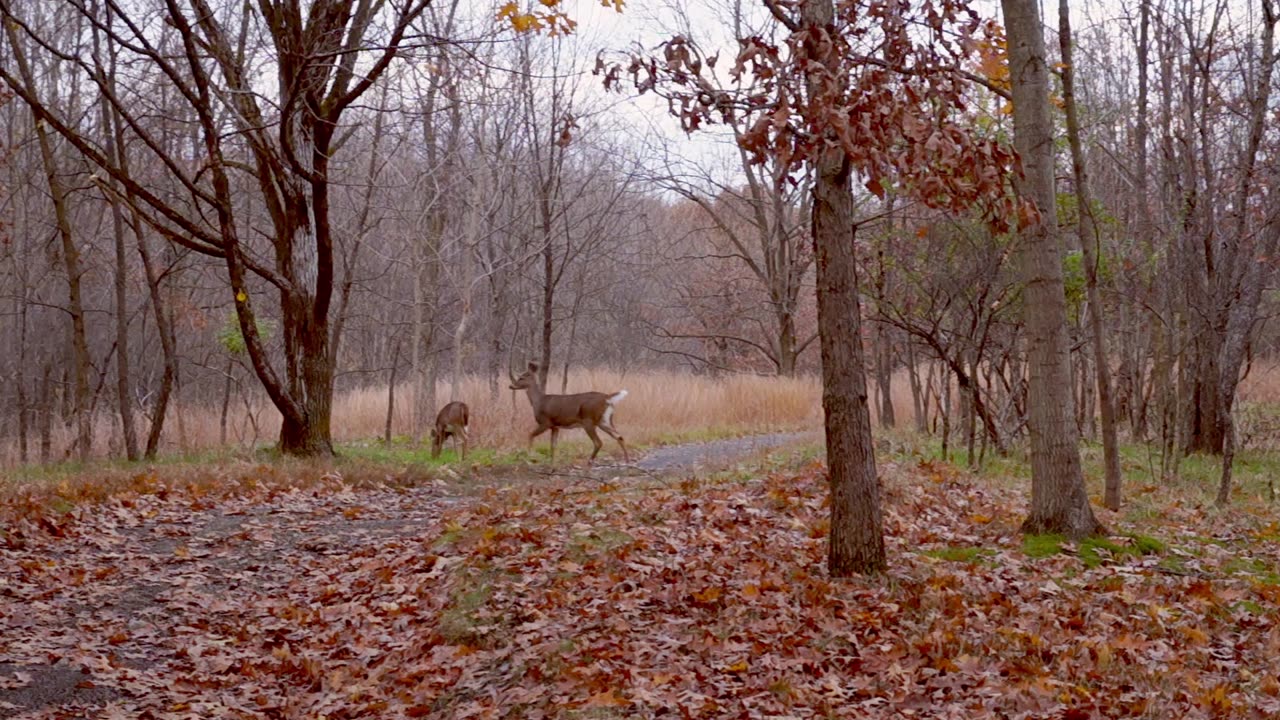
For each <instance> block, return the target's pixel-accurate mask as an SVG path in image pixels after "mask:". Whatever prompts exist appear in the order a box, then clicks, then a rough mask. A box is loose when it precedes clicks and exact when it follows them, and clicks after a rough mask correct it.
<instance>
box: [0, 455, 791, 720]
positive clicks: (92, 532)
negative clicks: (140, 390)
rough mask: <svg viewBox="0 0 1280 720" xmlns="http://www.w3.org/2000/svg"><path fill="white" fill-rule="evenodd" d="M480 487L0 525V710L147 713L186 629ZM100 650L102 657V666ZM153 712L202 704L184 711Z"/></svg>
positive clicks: (640, 465)
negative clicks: (153, 673)
mask: <svg viewBox="0 0 1280 720" xmlns="http://www.w3.org/2000/svg"><path fill="white" fill-rule="evenodd" d="M814 437H815V436H814V435H813V434H812V433H777V434H769V435H757V436H749V437H743V438H733V439H727V440H718V441H713V442H706V443H694V444H686V445H676V446H669V447H663V448H658V449H655V450H653V451H651V452H649V453H648V454H646V455H645V456H644V457H642V458H640V459H639V460H638V461H637V462H636V463H635V464H634V465H632V466H607V467H602V468H600V469H599V470H598V471H597V472H598V473H599V474H601V475H611V476H614V477H618V476H621V477H626V476H628V475H644V476H648V477H653V476H655V475H658V476H661V475H672V474H681V473H691V472H712V471H715V470H718V469H723V468H725V467H728V466H731V465H733V464H737V463H741V462H744V461H749V460H752V459H755V458H758V457H759V456H760V454H761V453H763V452H764V451H767V450H770V449H776V448H779V447H783V446H786V445H791V444H796V443H799V442H802V441H806V440H811V439H813V438H814ZM566 470H570V469H568V468H566ZM581 471H582V469H581V468H576V469H573V470H570V472H581ZM539 477H541V481H543V482H545V481H547V477H548V476H547V474H546V472H545V471H543V472H539V471H538V470H537V469H536V468H531V469H530V473H528V474H527V477H505V478H494V479H492V481H491V483H490V485H491V486H493V487H501V486H504V485H519V484H520V483H521V482H539V479H538V478H539ZM481 482H482V483H483V481H481ZM477 493H478V491H477V488H476V484H475V482H471V485H470V487H466V488H463V487H462V486H461V485H460V484H453V485H450V484H445V483H432V484H423V485H419V486H415V487H411V488H390V489H383V490H364V491H338V492H333V491H329V490H321V491H306V490H295V491H291V492H286V493H280V494H279V495H278V496H276V497H273V498H272V499H271V500H270V501H267V502H263V501H261V500H254V501H247V500H246V501H240V500H234V499H233V500H229V501H223V502H219V503H216V504H213V503H210V504H209V505H208V506H207V507H201V508H198V509H197V510H196V511H195V512H193V511H192V508H191V507H190V506H189V505H176V504H173V503H166V502H164V501H162V500H160V499H158V498H155V497H143V498H139V499H138V500H137V501H136V502H135V503H133V504H132V505H131V506H129V507H128V508H127V509H125V508H110V509H108V508H104V509H103V511H102V512H95V513H93V514H92V515H91V516H90V517H88V518H86V519H84V520H82V521H81V523H80V524H79V526H78V527H77V529H76V531H75V536H74V537H66V538H58V539H56V540H55V541H54V542H46V543H41V544H37V543H26V542H22V541H17V542H9V547H6V546H5V544H4V542H3V536H0V718H11V717H12V718H96V717H107V718H112V717H120V718H126V717H139V716H141V715H142V714H144V713H145V712H147V711H151V712H153V713H154V712H155V710H154V709H152V708H149V707H147V706H146V704H145V698H146V696H147V694H148V687H149V685H148V683H149V682H151V680H150V679H149V677H150V676H149V675H148V673H147V669H148V668H150V667H153V666H162V665H165V664H170V663H172V662H173V661H174V659H175V658H180V659H181V660H182V661H184V662H189V661H190V658H189V657H188V656H189V655H190V653H192V652H193V650H192V649H191V648H189V647H187V646H186V643H185V641H184V634H187V633H186V631H188V630H190V629H191V628H192V627H198V626H200V625H201V624H202V623H205V622H207V621H209V619H210V618H216V617H217V616H218V615H219V613H227V612H230V611H231V610H232V609H233V608H235V607H237V606H244V605H246V604H250V603H255V602H262V601H263V599H264V598H267V597H270V596H271V595H272V593H273V591H275V590H277V589H280V588H283V587H286V586H287V585H289V583H291V582H294V581H296V580H298V579H300V578H304V577H306V573H308V572H314V570H315V569H316V568H317V567H323V566H324V565H326V564H327V563H331V562H333V561H334V560H335V559H336V560H339V561H342V560H344V559H347V560H349V559H350V558H352V557H360V556H362V555H363V556H371V555H374V554H377V553H383V552H396V551H406V550H407V551H411V552H412V551H420V548H421V545H420V540H419V538H420V537H421V535H422V533H423V531H424V530H425V529H426V528H429V527H431V526H432V525H433V524H434V523H435V522H436V520H437V519H438V518H439V517H440V516H441V515H442V513H443V512H444V511H445V510H446V509H449V508H455V509H456V508H458V507H459V506H460V505H462V504H465V503H466V502H468V500H467V497H468V496H471V497H474V496H476V495H477ZM15 545H16V547H15ZM329 556H335V557H334V558H330V557H329ZM184 628H185V629H186V630H184ZM86 638H88V639H86ZM104 657H106V658H110V660H109V662H108V664H109V665H110V667H101V666H100V665H101V664H102V660H101V658H104ZM94 663H97V664H98V665H99V666H95V665H94ZM104 677H106V678H110V680H108V681H107V682H104V681H103V678H104ZM156 716H158V717H159V716H164V717H206V716H209V715H207V714H206V715H202V714H201V713H199V712H196V711H194V709H193V710H192V712H185V713H174V714H172V715H167V714H160V715H156ZM209 717H211V716H209Z"/></svg>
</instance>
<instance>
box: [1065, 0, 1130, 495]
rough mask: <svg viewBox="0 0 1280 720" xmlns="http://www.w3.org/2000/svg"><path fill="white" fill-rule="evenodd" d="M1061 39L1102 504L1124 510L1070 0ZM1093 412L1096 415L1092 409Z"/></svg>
mask: <svg viewBox="0 0 1280 720" xmlns="http://www.w3.org/2000/svg"><path fill="white" fill-rule="evenodd" d="M1058 39H1059V45H1060V47H1061V48H1062V100H1063V104H1064V105H1065V106H1066V114H1067V141H1068V142H1069V143H1070V145H1071V171H1072V176H1073V177H1074V178H1075V184H1076V204H1077V205H1078V206H1079V216H1080V217H1079V221H1078V224H1077V225H1076V230H1077V237H1078V238H1079V240H1080V253H1081V260H1082V262H1083V264H1084V282H1085V295H1086V298H1087V299H1088V306H1089V307H1088V311H1089V333H1090V335H1092V339H1093V365H1094V369H1093V372H1094V380H1095V381H1096V382H1097V386H1098V411H1099V413H1100V414H1101V415H1102V458H1103V465H1104V466H1105V468H1106V470H1105V477H1106V479H1105V487H1106V490H1105V493H1104V499H1103V504H1105V505H1106V506H1107V508H1108V509H1110V510H1119V509H1120V447H1119V441H1118V440H1117V437H1116V409H1115V402H1114V400H1113V399H1112V396H1111V369H1110V367H1109V366H1108V364H1107V357H1108V354H1107V343H1106V335H1105V333H1104V332H1103V329H1102V328H1103V319H1102V312H1103V309H1102V294H1101V293H1100V292H1098V261H1099V256H1098V252H1095V251H1094V247H1095V246H1100V243H1099V234H1098V223H1097V220H1096V219H1095V218H1094V217H1093V193H1092V192H1091V190H1090V187H1089V172H1088V168H1087V167H1086V166H1085V161H1084V145H1083V143H1082V142H1081V140H1080V118H1079V115H1078V113H1077V112H1076V96H1075V66H1074V65H1073V63H1074V60H1073V50H1074V48H1073V47H1072V43H1073V42H1074V41H1073V39H1072V33H1071V13H1070V8H1069V7H1068V0H1059V1H1058ZM1090 416H1092V413H1090Z"/></svg>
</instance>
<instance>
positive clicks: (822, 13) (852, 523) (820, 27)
mask: <svg viewBox="0 0 1280 720" xmlns="http://www.w3.org/2000/svg"><path fill="white" fill-rule="evenodd" d="M800 13H801V22H802V25H801V32H807V33H812V34H815V35H819V36H820V35H825V34H828V33H830V32H832V30H833V27H832V23H833V20H834V9H833V7H832V3H831V0H804V2H803V3H802V4H801V6H800ZM804 47H806V48H808V49H809V50H810V52H817V51H818V49H819V48H822V47H824V43H821V42H818V41H817V38H814V40H813V41H812V42H806V43H805V44H804ZM825 48H826V50H825V52H826V55H825V56H817V57H812V58H810V60H812V61H813V62H815V63H816V64H817V65H818V67H821V68H823V70H815V71H813V72H812V73H811V74H810V78H809V83H810V89H811V90H813V89H814V87H815V86H818V85H820V84H821V83H838V82H841V79H840V78H838V77H835V76H834V75H835V73H836V72H837V68H838V67H839V61H838V59H837V58H835V57H834V56H833V53H834V50H833V48H834V44H832V43H826V44H825ZM814 169H815V171H816V172H815V175H816V176H817V179H816V182H815V183H814V188H813V207H812V213H813V217H812V227H813V235H812V236H813V248H814V256H815V259H816V265H817V291H818V330H819V334H820V337H819V342H820V345H821V353H822V409H823V414H824V427H825V429H826V444H827V468H828V473H829V482H830V486H831V537H830V543H829V545H828V552H827V567H828V571H829V572H830V573H831V575H832V576H834V577H847V576H849V575H853V574H855V573H864V574H870V573H878V572H882V571H884V569H885V566H886V561H885V549H884V529H883V520H882V517H881V509H880V481H879V478H877V477H876V464H875V456H874V453H873V447H872V440H871V413H870V409H869V408H868V405H867V381H866V367H865V363H864V361H863V349H862V328H861V324H862V323H861V315H860V308H859V306H858V281H857V259H856V256H855V252H854V230H855V225H854V205H853V194H852V187H851V181H850V180H851V177H850V176H851V168H850V163H849V159H848V158H847V157H846V156H845V155H844V153H843V152H842V151H841V150H839V149H836V148H832V149H828V150H827V151H826V152H825V153H824V154H823V156H822V157H821V159H820V160H818V161H817V162H816V163H815V168H814Z"/></svg>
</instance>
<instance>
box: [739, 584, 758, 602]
mask: <svg viewBox="0 0 1280 720" xmlns="http://www.w3.org/2000/svg"><path fill="white" fill-rule="evenodd" d="M742 596H743V597H745V598H747V599H755V598H758V597H760V588H758V587H756V586H755V585H752V584H751V583H747V584H746V585H744V586H743V587H742Z"/></svg>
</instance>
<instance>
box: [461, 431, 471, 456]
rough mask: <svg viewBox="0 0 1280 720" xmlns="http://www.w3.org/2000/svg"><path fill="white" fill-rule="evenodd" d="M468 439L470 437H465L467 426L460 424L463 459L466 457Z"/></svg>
mask: <svg viewBox="0 0 1280 720" xmlns="http://www.w3.org/2000/svg"><path fill="white" fill-rule="evenodd" d="M468 440H470V438H468V437H467V426H466V425H463V426H462V459H463V460H466V459H467V441H468Z"/></svg>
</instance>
